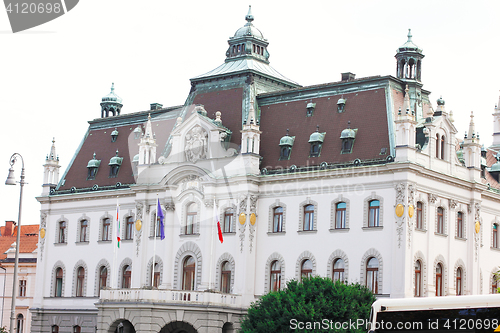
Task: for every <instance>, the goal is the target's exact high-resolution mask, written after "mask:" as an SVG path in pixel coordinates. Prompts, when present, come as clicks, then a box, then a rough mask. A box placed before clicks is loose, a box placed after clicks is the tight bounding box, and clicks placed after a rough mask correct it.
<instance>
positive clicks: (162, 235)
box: [156, 198, 165, 240]
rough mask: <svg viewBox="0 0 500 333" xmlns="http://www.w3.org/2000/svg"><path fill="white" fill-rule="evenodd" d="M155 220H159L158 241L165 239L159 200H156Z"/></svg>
mask: <svg viewBox="0 0 500 333" xmlns="http://www.w3.org/2000/svg"><path fill="white" fill-rule="evenodd" d="M156 218H157V219H158V220H160V239H161V240H164V239H165V228H164V226H163V218H164V216H163V211H162V210H161V205H160V198H158V208H157V209H156Z"/></svg>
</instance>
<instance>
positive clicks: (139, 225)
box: [135, 219, 142, 231]
mask: <svg viewBox="0 0 500 333" xmlns="http://www.w3.org/2000/svg"><path fill="white" fill-rule="evenodd" d="M141 228H142V221H141V220H139V219H137V221H135V230H137V231H141Z"/></svg>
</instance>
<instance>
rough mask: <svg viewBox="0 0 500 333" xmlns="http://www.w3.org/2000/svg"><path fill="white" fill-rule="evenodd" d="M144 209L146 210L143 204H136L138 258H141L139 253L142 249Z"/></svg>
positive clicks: (136, 253)
mask: <svg viewBox="0 0 500 333" xmlns="http://www.w3.org/2000/svg"><path fill="white" fill-rule="evenodd" d="M143 208H144V204H143V203H142V202H136V204H135V215H136V218H137V219H136V220H135V245H136V250H135V255H136V256H137V257H138V256H139V252H140V248H141V236H142V225H143V222H142V220H143V218H142V217H143V215H142V212H143Z"/></svg>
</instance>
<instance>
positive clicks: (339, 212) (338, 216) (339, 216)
mask: <svg viewBox="0 0 500 333" xmlns="http://www.w3.org/2000/svg"><path fill="white" fill-rule="evenodd" d="M346 208H347V204H346V203H345V202H339V203H337V204H336V205H335V229H345V213H346Z"/></svg>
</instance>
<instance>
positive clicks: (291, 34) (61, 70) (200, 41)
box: [0, 0, 500, 225]
mask: <svg viewBox="0 0 500 333" xmlns="http://www.w3.org/2000/svg"><path fill="white" fill-rule="evenodd" d="M249 4H251V5H252V12H253V15H254V17H255V20H254V22H253V23H254V25H255V26H256V27H257V28H258V29H260V31H261V32H262V33H263V35H264V37H265V38H267V39H268V41H269V47H268V50H269V52H270V55H271V57H270V59H269V60H270V62H271V65H272V66H273V67H274V68H275V69H277V70H278V71H279V72H280V73H281V74H283V75H284V76H286V77H288V78H289V79H291V80H293V81H296V82H298V83H299V84H301V85H304V86H306V85H313V84H320V83H326V82H334V81H338V80H339V79H340V73H341V72H347V71H350V72H353V73H355V74H356V75H357V77H358V78H360V77H366V76H373V75H395V71H396V60H395V58H394V55H395V53H396V49H397V47H398V46H400V45H402V44H404V43H405V42H406V39H407V37H406V35H407V33H408V28H411V29H412V34H413V41H414V43H415V44H417V45H418V46H419V47H420V48H422V49H423V53H424V54H425V58H424V60H423V65H422V82H423V84H424V89H427V90H430V91H431V92H432V94H431V101H432V103H433V105H434V108H435V107H436V100H437V99H438V98H439V96H440V95H442V96H443V99H444V100H445V101H446V109H447V111H450V110H453V112H454V117H455V126H456V127H457V129H458V131H459V134H458V136H459V137H460V138H462V137H463V134H464V132H465V131H466V130H467V129H468V123H469V119H470V118H469V115H470V112H471V111H472V110H473V111H474V113H475V115H476V117H475V123H476V128H477V129H478V131H479V133H480V138H481V142H482V143H484V144H485V146H489V145H490V144H491V135H492V129H493V124H492V116H491V114H492V112H493V110H494V107H495V104H497V103H498V98H499V89H500V80H499V78H500V67H499V65H498V57H499V55H500V42H499V38H498V34H499V32H500V20H499V19H498V13H499V12H500V2H499V1H496V0H494V1H453V2H452V1H416V2H415V1H412V2H409V1H400V0H398V1H300V2H299V1H296V2H292V1H269V0H267V1H260V0H259V1H252V2H251V3H249V2H248V1H245V2H241V1H234V0H232V1H184V2H181V1H165V0H150V1H124V0H99V1H98V0H82V1H80V3H79V4H78V5H77V6H76V7H75V8H74V9H73V10H71V11H70V12H68V13H67V14H65V15H64V16H62V17H60V18H58V19H55V20H53V21H51V22H49V23H46V24H44V25H41V26H38V27H35V28H33V29H30V30H28V31H25V32H21V33H17V34H12V33H11V30H10V25H9V21H8V18H7V14H6V12H5V11H2V10H0V39H1V43H0V45H1V50H2V52H1V53H0V60H1V63H2V66H1V67H0V68H1V70H0V110H1V111H0V112H1V114H2V120H3V121H2V126H1V130H0V131H1V133H3V134H1V137H2V138H3V144H2V145H0V177H6V176H7V173H8V169H9V157H10V155H11V154H12V153H14V152H18V153H20V154H22V156H23V157H24V160H25V168H26V181H27V182H28V184H27V185H25V187H24V188H25V191H24V200H23V217H22V224H23V225H24V224H38V223H39V210H40V205H39V204H38V202H37V201H36V199H35V197H36V196H38V195H40V193H41V191H42V188H41V185H42V180H43V167H42V165H43V163H44V161H45V156H46V155H47V154H48V153H49V151H50V146H51V141H52V137H55V140H56V148H57V154H58V155H59V157H60V163H61V165H62V167H61V175H62V174H63V173H64V170H65V169H66V168H67V166H68V163H69V161H70V160H71V158H72V157H73V155H74V153H75V151H76V149H77V147H78V145H79V143H80V142H81V141H82V139H83V136H84V134H85V132H86V130H87V127H88V123H87V121H89V120H92V119H94V118H98V117H100V105H99V103H100V101H101V98H102V97H103V96H104V95H106V94H107V93H109V89H110V86H111V82H114V83H115V88H116V90H115V92H116V93H117V94H118V95H119V96H120V97H122V98H123V105H124V106H123V109H122V114H123V113H131V112H136V111H143V110H147V109H148V108H149V104H150V103H154V102H157V103H162V104H163V105H164V106H174V105H180V104H183V103H184V101H185V99H186V97H187V95H188V92H189V89H190V83H189V79H190V78H192V77H194V76H197V75H200V74H203V73H205V72H208V71H210V70H212V69H214V68H215V67H217V66H219V65H220V64H222V63H223V62H224V59H225V52H226V50H227V47H228V45H227V40H228V38H229V37H230V36H232V35H233V34H234V32H235V31H236V30H237V29H238V28H240V27H241V26H243V25H244V23H245V20H244V17H245V15H246V13H247V10H248V5H249ZM90 158H91V157H90V156H89V159H90ZM15 169H16V177H17V178H18V179H19V174H20V169H21V165H20V163H17V164H16V165H15ZM4 179H5V178H1V179H0V189H1V190H0V204H1V209H0V225H3V224H4V221H6V220H17V214H18V205H19V186H5V185H3V182H4Z"/></svg>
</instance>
